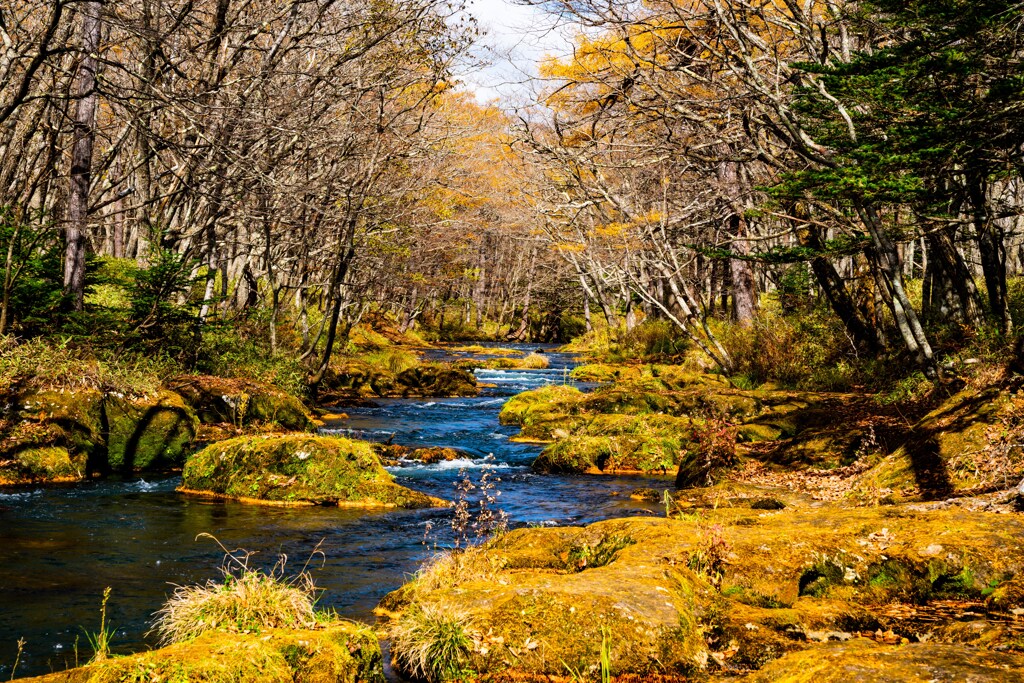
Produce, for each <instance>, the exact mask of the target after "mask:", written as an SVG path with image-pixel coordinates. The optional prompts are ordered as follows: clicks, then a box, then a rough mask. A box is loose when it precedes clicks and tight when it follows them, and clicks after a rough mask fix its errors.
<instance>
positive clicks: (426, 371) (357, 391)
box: [322, 358, 480, 400]
mask: <svg viewBox="0 0 1024 683" xmlns="http://www.w3.org/2000/svg"><path fill="white" fill-rule="evenodd" d="M322 388H323V393H324V397H325V398H327V399H329V400H333V399H336V400H344V399H352V398H360V397H362V398H369V397H380V398H386V397H391V398H437V397H458V396H476V395H477V393H479V391H480V389H479V387H478V386H477V382H476V377H474V375H473V373H472V372H470V371H469V370H466V369H464V368H460V367H456V366H455V365H450V364H447V363H422V364H421V363H417V364H416V365H414V366H413V367H410V368H406V369H404V370H401V371H400V372H397V373H396V372H394V371H392V370H391V369H389V368H387V367H381V366H379V365H375V364H372V363H369V362H367V361H365V360H362V359H359V358H349V359H345V361H344V362H341V363H339V364H337V365H335V366H334V367H332V368H331V370H330V371H329V372H328V373H327V375H326V377H325V378H324V380H323V383H322Z"/></svg>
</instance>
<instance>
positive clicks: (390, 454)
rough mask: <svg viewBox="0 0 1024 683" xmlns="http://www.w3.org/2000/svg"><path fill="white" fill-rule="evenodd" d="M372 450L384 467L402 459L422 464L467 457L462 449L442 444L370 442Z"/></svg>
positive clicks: (397, 463)
mask: <svg viewBox="0 0 1024 683" xmlns="http://www.w3.org/2000/svg"><path fill="white" fill-rule="evenodd" d="M371 447H372V448H373V452H374V453H376V454H377V457H378V458H380V461H381V464H383V465H384V466H385V467H395V466H397V465H399V464H400V463H401V462H402V461H415V462H421V463H423V464H424V465H433V464H435V463H439V462H446V461H451V460H458V459H460V458H466V457H469V456H468V455H466V454H465V453H463V452H462V451H459V450H458V449H455V448H447V447H444V446H427V447H425V448H410V447H409V446H401V445H398V444H384V443H371Z"/></svg>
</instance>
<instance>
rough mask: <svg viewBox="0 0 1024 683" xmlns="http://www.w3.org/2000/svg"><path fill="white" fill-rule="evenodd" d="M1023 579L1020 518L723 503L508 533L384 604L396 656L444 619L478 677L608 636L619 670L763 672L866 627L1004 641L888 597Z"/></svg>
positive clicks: (596, 652)
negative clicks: (663, 515)
mask: <svg viewBox="0 0 1024 683" xmlns="http://www.w3.org/2000/svg"><path fill="white" fill-rule="evenodd" d="M1022 573H1024V521H1022V520H1021V519H1019V518H1017V517H1013V516H1008V515H998V514H991V513H975V514H972V515H967V516H965V515H964V514H962V513H961V512H959V511H948V510H935V511H929V512H921V511H917V510H913V509H910V508H905V507H890V508H871V509H868V508H856V509H843V508H839V507H824V506H822V507H817V508H802V509H790V508H786V509H784V510H771V511H761V510H753V509H751V508H750V507H736V508H730V507H724V508H719V509H717V510H716V511H715V512H713V513H707V514H694V515H687V516H686V517H685V518H683V519H671V520H669V519H658V518H642V519H630V520H610V521H606V522H599V523H596V524H592V525H590V526H588V527H585V528H582V529H581V528H546V529H521V530H517V531H513V532H510V533H508V534H506V535H505V536H502V537H500V538H499V539H497V540H495V541H493V542H491V543H489V544H487V545H486V546H483V547H481V548H479V549H473V550H470V551H467V552H465V553H463V554H461V555H456V556H448V557H444V558H441V559H440V560H437V561H435V563H434V564H433V565H432V566H430V567H428V568H426V569H425V570H424V571H423V572H421V573H420V574H419V575H418V576H417V578H416V579H415V580H413V581H412V582H410V583H409V584H406V586H404V587H403V588H402V589H400V590H399V591H396V592H394V593H392V594H391V595H389V596H387V597H386V598H385V600H384V601H383V602H382V603H381V606H380V612H381V613H382V614H387V615H389V616H391V617H392V618H393V619H394V622H393V628H394V630H395V632H396V633H399V634H400V635H401V636H402V638H400V639H398V640H396V641H395V643H394V644H393V646H392V652H393V654H394V656H396V657H398V659H399V662H400V663H401V661H403V660H402V658H403V657H404V656H405V655H404V654H403V653H404V652H405V650H404V649H403V648H409V647H411V646H410V643H413V644H415V643H416V642H418V641H417V640H416V638H417V637H419V638H420V639H421V640H420V641H419V642H420V643H421V644H422V642H423V641H424V640H426V641H427V642H428V643H429V641H430V638H432V637H433V636H431V635H430V634H431V633H433V632H434V631H433V630H432V629H431V623H433V622H437V621H439V620H444V621H445V622H446V623H454V624H456V625H457V626H458V628H460V629H461V630H462V632H463V633H464V634H465V635H466V639H465V640H466V643H467V645H466V648H465V658H466V661H467V662H468V663H469V666H472V667H473V670H475V671H477V672H478V673H481V674H503V673H509V674H511V675H513V676H518V675H524V676H527V677H529V676H544V675H556V674H558V673H560V672H561V671H564V670H565V668H564V665H563V662H564V663H565V664H568V665H569V666H571V667H581V668H580V670H581V671H586V670H587V668H586V667H589V666H592V665H593V664H595V663H596V662H598V661H600V660H599V656H600V652H601V649H602V643H605V647H606V648H607V647H608V645H609V643H610V647H611V659H612V670H613V672H614V673H616V674H620V675H621V674H646V673H651V672H658V673H661V674H669V675H690V676H693V675H707V674H711V673H714V672H716V671H719V672H720V671H728V670H735V669H756V668H760V667H763V666H765V665H767V664H769V663H770V662H772V661H773V660H775V659H778V658H780V657H783V656H786V655H787V653H791V652H798V651H802V650H806V649H807V648H814V647H817V644H818V643H820V642H826V641H829V640H841V641H850V640H852V639H855V638H857V637H858V636H859V634H861V633H864V632H876V631H877V632H880V633H890V632H891V633H892V634H893V638H894V641H895V642H900V640H901V639H907V640H909V639H915V640H916V639H919V638H920V639H928V638H930V639H931V640H929V642H930V643H943V644H945V645H948V646H954V645H957V644H959V643H963V642H972V643H976V644H979V645H985V646H986V647H1004V646H1012V644H1013V642H1015V641H1014V638H1013V634H1012V633H1008V632H1006V630H1005V629H1003V632H1000V633H997V631H998V630H999V629H998V628H996V627H995V625H993V624H984V623H979V624H977V625H976V627H974V630H979V629H981V630H985V631H986V634H987V635H985V637H976V638H973V639H972V640H969V641H968V640H965V637H966V636H965V634H964V633H963V632H962V629H958V628H953V627H952V626H951V624H952V625H956V624H954V622H956V623H957V624H958V623H959V622H957V618H958V617H957V616H956V615H955V614H953V615H951V616H949V617H946V619H947V621H946V622H944V621H943V620H942V618H934V617H933V618H931V619H929V620H927V621H926V622H925V623H924V624H923V625H922V622H920V621H914V620H912V619H909V620H908V619H905V618H904V617H902V616H900V612H899V611H898V610H897V611H896V612H894V611H893V610H891V609H890V608H889V606H890V604H891V603H892V602H893V601H899V602H901V603H905V604H907V605H913V606H914V610H927V609H928V606H929V605H932V604H936V605H945V604H948V603H949V601H951V600H957V601H969V603H970V604H979V605H980V604H981V601H982V599H983V596H984V595H985V594H987V593H989V592H990V591H991V590H992V586H996V587H997V589H996V590H997V591H998V587H999V586H1002V585H1005V586H1006V589H1005V590H1002V591H1001V592H999V594H1000V596H1005V597H1004V598H1003V602H1002V603H1001V604H1000V607H999V609H1001V610H1004V611H1005V610H1011V613H1012V609H1016V608H1019V607H1020V606H1021V605H1019V604H1017V602H1015V601H1018V602H1019V592H1018V591H1015V590H1012V589H1013V586H1014V583H1013V582H1014V581H1016V580H1019V579H1017V578H1016V577H1020V576H1022ZM1015 596H1016V597H1015ZM1011 603H1012V604H1011ZM1014 605H1016V606H1014ZM939 614H940V615H941V611H940V612H939ZM982 621H984V620H982ZM947 622H948V623H947ZM410 634H411V635H410ZM395 647H398V650H397V651H396V650H395ZM510 650H511V653H510ZM758 680H761V679H758ZM765 680H772V679H765ZM794 680H805V679H794ZM806 680H816V679H806ZM823 680H830V679H823ZM835 680H842V679H835ZM850 680H856V679H850ZM865 680H883V679H865ZM908 680H916V679H908ZM922 680H927V679H922ZM950 680H962V679H957V678H953V679H950Z"/></svg>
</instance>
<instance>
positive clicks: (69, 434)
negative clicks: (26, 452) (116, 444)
mask: <svg viewBox="0 0 1024 683" xmlns="http://www.w3.org/2000/svg"><path fill="white" fill-rule="evenodd" d="M9 400H10V406H11V408H10V411H9V425H10V429H9V430H5V434H4V437H5V444H10V445H14V446H22V445H36V444H38V445H43V444H55V445H60V446H64V447H66V448H68V450H70V451H72V452H75V453H85V454H86V455H93V454H94V453H96V452H98V450H99V449H100V448H102V446H103V438H104V437H103V434H104V431H105V430H104V425H103V421H104V417H103V402H104V395H103V393H101V392H99V391H96V390H93V389H82V390H75V391H71V390H58V389H42V390H33V391H27V392H24V393H22V394H18V395H17V396H13V397H10V399H9Z"/></svg>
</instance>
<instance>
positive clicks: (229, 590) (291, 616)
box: [151, 534, 318, 645]
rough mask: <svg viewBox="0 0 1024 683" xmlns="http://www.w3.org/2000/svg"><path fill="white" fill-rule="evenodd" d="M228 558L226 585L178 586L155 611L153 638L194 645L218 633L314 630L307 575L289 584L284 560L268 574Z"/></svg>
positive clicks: (312, 591)
mask: <svg viewBox="0 0 1024 683" xmlns="http://www.w3.org/2000/svg"><path fill="white" fill-rule="evenodd" d="M201 535H206V534H201ZM222 547H223V546H222ZM317 552H318V551H317ZM227 557H228V558H230V560H231V561H232V563H233V564H232V565H231V566H227V567H225V568H223V569H222V570H221V571H222V573H223V576H224V578H223V581H220V582H218V581H213V580H209V581H207V582H206V583H205V584H200V585H195V586H177V587H176V588H175V589H174V593H173V594H172V595H171V597H170V599H169V600H168V601H167V602H166V603H165V604H164V606H163V607H161V608H160V609H159V610H157V612H156V613H155V614H154V622H153V629H152V631H151V633H155V634H156V635H157V637H158V638H159V641H160V644H161V645H171V644H173V643H180V642H183V641H186V640H191V639H193V638H196V637H197V636H199V635H201V634H203V633H205V632H207V631H211V630H214V629H217V630H221V631H229V632H234V633H259V632H261V631H262V630H264V629H270V628H292V629H311V628H316V626H317V624H318V620H317V613H316V609H315V606H316V600H317V588H316V586H315V585H314V584H313V579H312V577H311V576H310V575H309V573H308V572H306V571H302V572H300V573H299V574H297V575H295V576H293V577H290V578H285V577H284V564H285V561H286V559H287V558H286V557H284V556H282V557H281V559H280V560H279V561H278V563H277V564H276V565H275V566H274V568H273V569H272V570H271V571H270V572H263V571H260V570H256V569H250V568H249V566H248V560H249V555H248V554H242V555H236V554H233V553H231V552H228V554H227Z"/></svg>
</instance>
